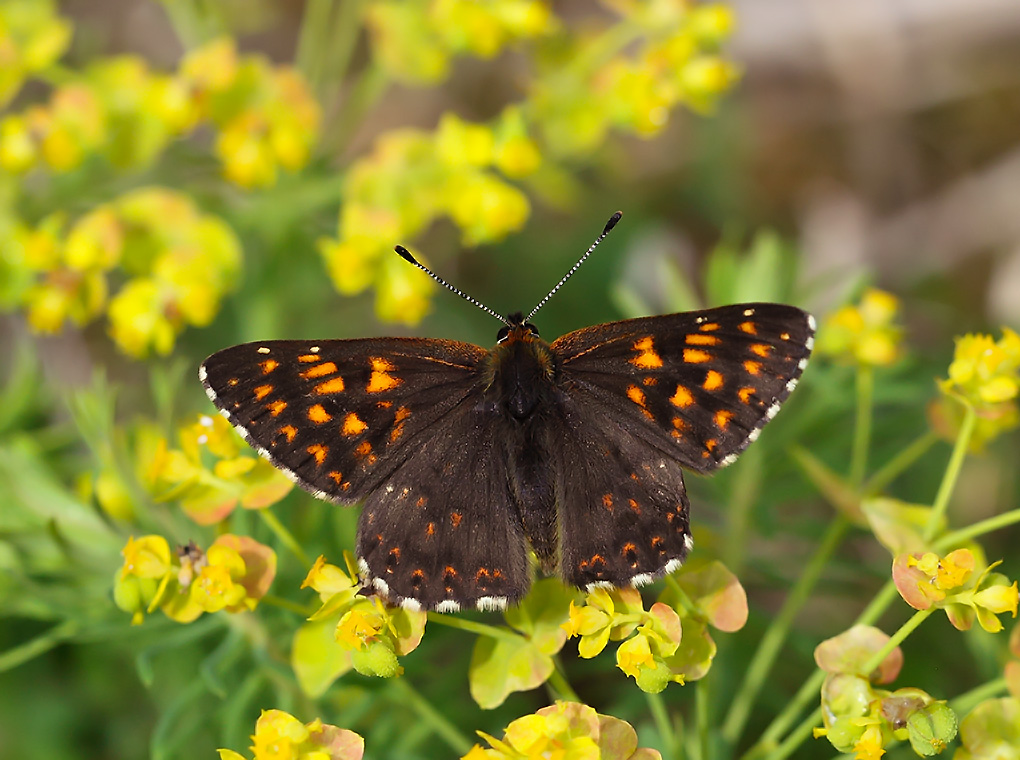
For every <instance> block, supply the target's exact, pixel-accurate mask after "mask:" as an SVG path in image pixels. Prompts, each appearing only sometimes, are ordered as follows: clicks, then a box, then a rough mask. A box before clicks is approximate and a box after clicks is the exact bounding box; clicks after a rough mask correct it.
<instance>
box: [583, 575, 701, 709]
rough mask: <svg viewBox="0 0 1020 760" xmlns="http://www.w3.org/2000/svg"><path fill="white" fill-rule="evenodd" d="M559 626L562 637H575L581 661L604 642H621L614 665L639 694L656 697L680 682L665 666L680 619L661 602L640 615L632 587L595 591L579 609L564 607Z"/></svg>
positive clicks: (679, 631)
mask: <svg viewBox="0 0 1020 760" xmlns="http://www.w3.org/2000/svg"><path fill="white" fill-rule="evenodd" d="M563 628H564V630H566V631H567V635H568V636H580V637H581V641H580V642H579V643H578V652H579V654H580V655H581V656H582V657H585V658H591V657H595V656H596V655H597V654H599V653H600V652H601V651H602V650H603V649H604V648H605V646H606V644H607V643H609V640H610V639H612V640H613V641H621V640H623V639H626V641H624V643H623V644H621V645H620V646H619V647H618V648H617V650H616V665H617V667H618V668H620V670H622V671H623V672H624V673H626V674H627V675H628V676H630V677H631V678H633V679H634V680H635V681H636V682H637V685H638V686H639V687H640V688H641V689H642V690H644V691H647V692H651V693H657V692H660V691H662V690H663V689H665V688H666V686H667V684H669V683H670V682H671V681H676V682H677V683H681V684H682V683H683V682H684V677H683V675H682V674H681V673H674V672H673V670H671V668H670V664H669V663H668V662H667V660H668V659H669V658H670V657H672V656H673V655H674V654H676V651H677V648H678V647H679V646H680V639H681V636H682V629H681V625H680V616H679V615H677V613H676V610H674V609H673V608H672V607H670V606H668V605H666V604H663V603H662V602H657V603H655V604H653V605H652V607H651V608H650V609H649V610H648V611H645V609H644V606H643V605H642V602H641V594H640V593H638V591H637V590H636V589H603V588H596V589H595V590H593V591H591V592H589V593H588V595H587V596H586V597H585V601H584V604H583V605H580V606H579V605H576V604H574V602H571V603H570V618H569V619H568V620H567V622H566V623H564V624H563Z"/></svg>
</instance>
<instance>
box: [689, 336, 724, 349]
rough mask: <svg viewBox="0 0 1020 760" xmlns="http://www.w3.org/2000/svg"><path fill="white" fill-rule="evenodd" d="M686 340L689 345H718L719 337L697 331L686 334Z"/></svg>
mask: <svg viewBox="0 0 1020 760" xmlns="http://www.w3.org/2000/svg"><path fill="white" fill-rule="evenodd" d="M686 341H687V343H688V345H691V346H717V345H719V339H718V338H717V337H715V336H714V335H701V334H699V333H694V334H693V335H688V336H687V338H686Z"/></svg>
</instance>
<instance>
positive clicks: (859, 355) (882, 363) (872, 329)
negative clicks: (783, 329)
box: [817, 288, 903, 367]
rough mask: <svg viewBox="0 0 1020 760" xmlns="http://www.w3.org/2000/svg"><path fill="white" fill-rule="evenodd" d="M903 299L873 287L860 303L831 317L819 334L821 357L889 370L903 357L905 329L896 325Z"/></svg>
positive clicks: (840, 310) (844, 308) (862, 297)
mask: <svg viewBox="0 0 1020 760" xmlns="http://www.w3.org/2000/svg"><path fill="white" fill-rule="evenodd" d="M899 310H900V303H899V300H898V299H897V298H896V297H895V296H894V295H892V294H890V293H886V292H885V291H882V290H876V289H874V288H869V289H868V290H866V291H864V294H863V295H862V296H861V300H860V303H859V304H857V305H852V306H844V307H843V308H841V309H838V310H837V311H836V312H834V313H833V314H832V315H830V316H829V318H828V319H827V320H825V323H824V324H823V325H822V329H821V330H819V332H818V347H817V350H818V352H819V353H820V354H823V355H827V356H831V357H833V358H835V359H837V360H839V361H845V362H849V363H855V364H858V365H860V366H864V367H886V366H888V365H890V364H892V363H893V362H895V361H896V359H897V358H899V356H900V352H901V343H902V339H903V329H902V328H901V327H900V326H899V325H898V324H896V318H897V316H898V312H899Z"/></svg>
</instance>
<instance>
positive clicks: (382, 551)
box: [199, 214, 814, 612]
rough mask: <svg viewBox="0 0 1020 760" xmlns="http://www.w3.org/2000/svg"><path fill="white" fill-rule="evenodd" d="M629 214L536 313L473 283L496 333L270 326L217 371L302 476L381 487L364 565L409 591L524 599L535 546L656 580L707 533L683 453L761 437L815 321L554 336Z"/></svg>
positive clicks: (489, 605) (373, 499) (750, 309)
mask: <svg viewBox="0 0 1020 760" xmlns="http://www.w3.org/2000/svg"><path fill="white" fill-rule="evenodd" d="M619 218H620V215H619V214H616V215H614V216H613V218H612V219H611V220H610V221H609V223H608V224H607V225H606V228H605V230H603V232H602V234H601V235H600V236H599V238H598V239H597V240H596V241H595V243H594V244H593V245H592V246H591V248H589V249H588V251H587V252H586V253H585V255H584V256H582V257H581V260H580V261H578V263H577V264H575V265H574V267H573V269H571V270H570V272H569V273H568V274H567V276H566V277H564V278H563V279H562V280H560V282H559V283H558V284H557V285H556V287H555V288H553V290H552V291H551V292H550V293H549V295H547V296H546V297H545V298H544V299H542V301H541V302H540V303H539V304H538V306H536V307H535V309H534V310H533V311H532V312H531V314H530V315H529V316H528V317H527V318H525V317H523V316H522V315H521V314H512V315H510V317H509V318H505V319H504V318H503V317H499V315H498V314H496V313H495V312H493V311H492V310H490V309H488V308H487V307H485V306H482V305H481V304H477V302H476V301H474V299H470V298H469V299H468V300H471V301H472V302H473V303H476V304H477V305H479V306H480V307H481V308H483V309H485V310H486V311H488V312H489V313H490V314H494V315H495V316H497V317H499V319H501V320H502V321H503V322H504V324H505V326H504V327H503V328H502V329H501V330H500V331H499V334H498V336H497V342H496V346H495V347H494V348H493V349H492V350H486V349H484V348H481V347H479V346H475V345H471V344H469V343H460V342H457V341H452V340H429V339H420V338H369V339H362V340H324V341H298V340H281V341H265V342H261V343H247V344H244V345H240V346H234V347H232V348H227V349H224V350H223V351H219V352H218V353H215V354H213V355H212V356H210V357H209V358H208V359H207V360H206V361H205V363H204V364H203V365H202V367H201V369H200V371H199V375H200V378H201V380H202V382H203V383H204V385H205V387H206V391H207V392H208V394H209V397H210V398H211V399H212V401H213V403H215V404H216V406H217V407H219V409H220V411H221V412H222V413H223V414H224V416H226V418H227V419H228V420H230V422H231V423H232V424H233V425H234V426H235V427H236V428H237V430H238V431H239V432H240V433H241V435H243V436H244V438H245V439H246V440H247V441H248V443H250V444H251V445H252V446H253V447H255V449H257V450H258V452H259V453H260V454H261V455H262V456H264V457H266V458H267V459H268V460H269V461H271V462H272V463H273V464H274V465H276V466H277V467H279V468H280V469H281V470H283V472H284V473H286V474H287V475H288V476H289V477H290V478H292V479H293V480H294V482H296V483H297V484H298V485H300V486H301V487H302V488H304V489H306V490H308V491H310V492H312V493H313V494H314V495H315V496H317V497H319V498H323V499H329V500H331V501H335V502H338V503H340V504H355V503H357V502H364V510H363V512H362V515H361V520H360V523H359V527H358V542H357V553H358V557H359V564H360V568H361V572H362V573H363V574H364V576H365V577H364V578H363V581H364V583H365V585H366V587H369V588H374V590H375V591H376V592H377V593H379V594H381V595H384V596H385V597H387V598H388V599H389V600H390V602H392V603H394V604H401V605H403V606H405V607H408V608H411V609H422V608H424V609H432V610H438V611H440V612H452V611H455V610H458V609H460V608H461V607H464V606H473V607H478V608H479V609H497V608H503V607H505V606H506V605H507V604H514V603H516V602H518V601H519V600H520V599H521V598H522V597H523V596H524V594H525V593H526V592H527V590H528V587H529V585H530V583H531V575H532V570H531V562H530V560H529V553H528V548H529V546H530V548H531V550H532V551H533V552H534V555H535V557H536V558H537V562H538V565H539V566H540V568H541V569H542V570H543V571H544V572H547V573H558V574H559V575H560V576H561V577H562V578H563V579H564V580H565V581H566V582H567V583H570V584H572V585H574V586H578V587H582V588H593V587H596V586H600V585H605V586H620V587H623V586H641V585H644V584H647V583H650V582H651V581H653V580H655V579H656V578H658V577H661V576H662V575H664V574H666V573H670V572H672V571H673V570H674V569H676V568H677V567H679V565H680V563H681V562H682V561H683V559H684V557H685V556H686V555H687V553H688V551H690V548H691V532H690V526H689V522H688V520H689V515H688V513H689V506H690V504H689V501H688V498H687V492H686V489H685V488H684V479H683V469H682V468H688V469H691V470H694V471H695V472H701V473H704V472H711V471H712V470H715V469H717V468H719V467H723V466H725V465H728V464H730V463H732V462H733V461H734V460H735V459H736V457H737V455H738V454H739V453H740V452H741V451H742V450H743V449H744V448H745V447H747V445H748V444H750V443H751V442H752V441H754V440H755V438H757V437H758V434H759V432H760V431H761V429H762V427H763V426H764V425H765V424H766V423H767V422H768V421H769V420H771V419H772V418H773V417H775V415H776V413H777V412H778V411H779V407H780V405H781V404H782V403H783V401H784V400H785V399H786V397H787V396H789V395H790V392H791V391H792V390H793V388H794V386H795V385H796V383H797V379H798V378H799V377H800V374H801V372H802V371H803V369H804V367H805V365H806V364H807V360H808V356H809V354H810V353H811V348H812V343H813V337H812V336H813V333H814V320H813V319H812V317H811V315H809V314H806V313H805V312H803V311H801V310H800V309H796V308H794V307H792V306H784V305H779V304H767V303H753V304H740V305H736V306H724V307H721V308H716V309H706V310H704V311H695V312H687V313H683V314H670V315H666V316H659V317H646V318H642V319H631V320H627V321H623V322H611V323H609V324H604V325H596V326H594V327H588V328H585V329H583V330H577V331H575V332H571V333H568V334H567V335H564V336H562V337H560V338H558V339H557V340H555V341H553V342H552V343H551V344H550V343H546V342H545V341H543V340H542V339H541V338H539V335H538V330H537V329H536V328H535V327H534V325H532V324H531V322H530V319H531V317H532V316H533V315H534V313H535V312H536V311H537V310H538V309H539V308H540V307H541V306H542V305H543V304H544V303H545V302H546V301H547V300H548V298H549V297H550V296H551V295H552V294H553V293H555V292H556V290H557V289H559V287H560V286H561V285H562V284H563V283H564V282H565V281H566V279H567V277H569V276H570V274H572V273H573V272H574V271H575V270H576V269H577V267H578V266H580V264H581V262H583V261H584V259H585V258H587V256H588V255H590V254H591V252H592V251H593V250H594V249H595V246H596V245H598V243H599V242H600V241H601V240H602V239H603V238H604V237H605V236H606V234H608V232H609V230H610V229H612V227H613V226H614V225H615V224H616V222H617V221H618V220H619ZM397 250H398V253H400V255H401V256H403V257H404V258H405V259H407V260H408V261H410V262H411V263H413V264H415V265H416V266H418V267H419V268H421V269H423V270H424V271H426V272H427V273H428V274H429V275H430V276H432V277H434V278H435V279H437V280H438V281H439V282H441V283H442V284H443V285H446V286H447V287H451V286H449V285H448V284H447V283H445V282H444V281H443V280H441V279H440V278H438V277H437V276H436V275H434V274H433V273H432V272H431V271H429V270H427V269H426V268H425V267H423V266H422V265H421V264H419V263H418V262H417V261H415V260H414V258H413V257H412V256H411V254H409V253H408V252H407V251H406V250H405V249H403V248H399V247H398V249H397ZM451 289H452V290H454V291H455V292H458V293H460V291H457V290H456V289H455V288H452V287H451ZM461 295H463V294H462V293H461ZM465 298H467V296H465Z"/></svg>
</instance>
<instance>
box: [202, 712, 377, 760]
mask: <svg viewBox="0 0 1020 760" xmlns="http://www.w3.org/2000/svg"><path fill="white" fill-rule="evenodd" d="M251 738H252V741H253V742H254V744H253V746H252V747H251V748H250V749H251V751H252V752H253V753H254V760H361V759H362V757H363V756H364V753H365V740H364V739H362V738H361V737H360V736H359V735H358V734H356V733H354V732H353V731H348V730H347V729H346V728H337V727H336V726H332V725H330V724H328V723H323V722H322V721H321V720H320V719H318V718H316V719H315V720H313V721H312V722H310V723H304V724H303V723H301V721H299V720H298V719H297V718H295V717H294V716H293V715H291V714H290V713H286V712H284V711H283V710H263V711H262V714H261V715H260V716H259V719H258V721H256V723H255V733H254V735H253V736H252V737H251ZM219 755H220V760H244V756H243V755H241V754H240V753H238V752H235V751H233V750H230V749H221V750H219Z"/></svg>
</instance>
